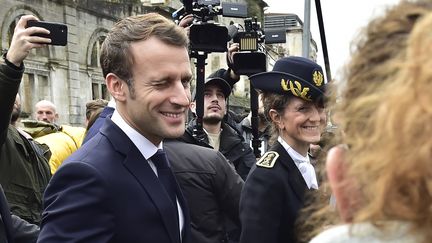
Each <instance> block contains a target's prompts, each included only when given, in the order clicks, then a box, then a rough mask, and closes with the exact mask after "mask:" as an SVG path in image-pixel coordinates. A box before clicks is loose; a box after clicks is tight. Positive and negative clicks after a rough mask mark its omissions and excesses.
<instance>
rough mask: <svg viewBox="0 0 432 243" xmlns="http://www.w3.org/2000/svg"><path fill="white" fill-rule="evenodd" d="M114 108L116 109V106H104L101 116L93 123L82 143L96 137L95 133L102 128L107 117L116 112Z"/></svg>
mask: <svg viewBox="0 0 432 243" xmlns="http://www.w3.org/2000/svg"><path fill="white" fill-rule="evenodd" d="M114 110H115V109H114V107H110V106H105V107H104V109H103V110H102V112H101V113H100V115H99V117H98V118H97V119H96V121H95V122H94V123H93V125H92V126H91V127H90V128H89V130H88V131H87V133H86V135H85V137H84V140H83V142H82V144H85V143H87V142H88V140H90V138H92V137H94V135H96V134H97V133H98V132H99V130H100V128H101V127H102V125H103V124H104V122H105V119H106V118H107V117H111V116H112V114H113V113H114Z"/></svg>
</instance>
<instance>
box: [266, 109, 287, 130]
mask: <svg viewBox="0 0 432 243" xmlns="http://www.w3.org/2000/svg"><path fill="white" fill-rule="evenodd" d="M269 117H270V119H271V122H274V123H275V124H276V126H277V127H278V129H282V128H283V127H284V125H283V123H282V119H281V116H280V115H279V113H278V112H277V111H276V110H275V109H270V110H269Z"/></svg>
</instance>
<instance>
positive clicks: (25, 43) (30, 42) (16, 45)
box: [6, 15, 51, 67]
mask: <svg viewBox="0 0 432 243" xmlns="http://www.w3.org/2000/svg"><path fill="white" fill-rule="evenodd" d="M29 20H37V21H38V19H37V18H36V17H35V16H33V15H25V16H22V17H21V18H20V20H19V21H18V23H17V25H16V26H15V30H14V34H13V36H12V41H11V44H10V47H9V50H8V52H7V54H6V59H7V60H8V61H9V62H11V63H13V64H14V65H15V66H17V67H19V66H21V63H22V61H23V60H24V59H25V58H26V57H27V55H28V54H29V53H30V50H31V49H33V48H40V47H43V46H45V45H46V44H48V43H50V42H51V39H49V38H43V37H39V36H32V35H33V34H36V33H39V34H49V31H48V30H47V29H44V28H41V27H29V28H26V26H27V21H29Z"/></svg>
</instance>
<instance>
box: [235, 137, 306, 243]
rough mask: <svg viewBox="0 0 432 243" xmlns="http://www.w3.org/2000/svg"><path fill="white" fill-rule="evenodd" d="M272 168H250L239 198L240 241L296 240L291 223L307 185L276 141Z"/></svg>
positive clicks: (281, 242) (286, 242)
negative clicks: (275, 154) (276, 155)
mask: <svg viewBox="0 0 432 243" xmlns="http://www.w3.org/2000/svg"><path fill="white" fill-rule="evenodd" d="M269 151H276V152H277V153H278V154H279V158H278V159H277V161H276V163H275V165H274V167H273V168H264V167H259V166H256V167H255V168H253V170H251V173H250V174H249V176H248V178H247V180H246V182H245V185H244V187H243V191H242V195H241V198H240V220H241V225H242V233H241V237H240V242H241V243H263V242H266V243H290V242H296V240H295V232H294V225H295V221H296V219H297V215H298V212H299V210H300V209H301V208H302V207H303V203H304V194H305V192H306V191H308V190H309V189H308V188H307V185H306V183H305V181H304V179H303V177H302V175H301V173H300V171H299V170H298V169H297V167H296V165H295V163H294V161H293V160H292V159H291V157H290V156H289V154H288V153H287V152H286V150H285V149H284V147H283V146H282V145H281V144H280V143H279V142H276V144H275V145H274V146H273V147H272V148H271V149H270V150H269Z"/></svg>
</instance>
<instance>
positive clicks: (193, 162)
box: [164, 141, 244, 243]
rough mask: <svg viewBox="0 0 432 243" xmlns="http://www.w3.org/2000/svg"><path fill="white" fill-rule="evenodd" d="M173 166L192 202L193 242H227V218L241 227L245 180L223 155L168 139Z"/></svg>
mask: <svg viewBox="0 0 432 243" xmlns="http://www.w3.org/2000/svg"><path fill="white" fill-rule="evenodd" d="M164 150H165V151H166V152H167V155H168V157H169V159H170V162H171V168H172V170H173V171H174V174H175V176H176V178H177V181H178V183H179V184H180V187H181V189H182V191H183V194H184V196H185V198H186V201H187V202H188V204H189V208H190V214H191V241H190V243H221V242H227V240H228V239H227V232H226V229H225V227H224V225H225V223H224V218H225V217H228V218H229V219H230V220H231V221H232V222H234V224H235V225H236V226H237V227H240V219H239V201H240V193H241V190H242V187H243V184H244V182H243V180H242V179H241V178H240V176H239V175H238V174H237V173H236V172H235V171H234V168H233V167H232V166H230V165H229V164H228V163H227V161H226V159H225V158H224V157H223V155H222V154H221V153H219V152H217V151H215V150H213V149H210V148H204V147H201V146H196V145H192V144H187V143H184V142H180V141H164Z"/></svg>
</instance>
